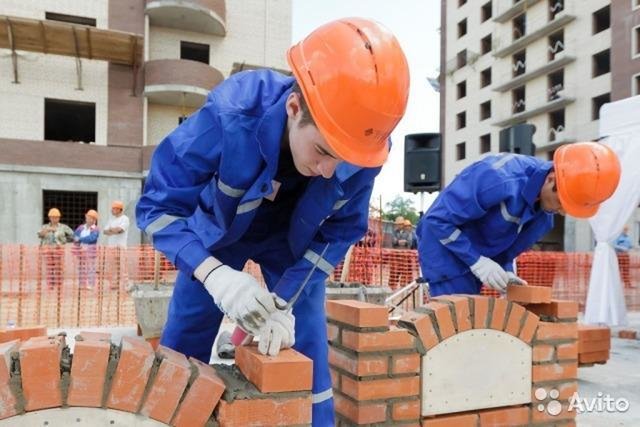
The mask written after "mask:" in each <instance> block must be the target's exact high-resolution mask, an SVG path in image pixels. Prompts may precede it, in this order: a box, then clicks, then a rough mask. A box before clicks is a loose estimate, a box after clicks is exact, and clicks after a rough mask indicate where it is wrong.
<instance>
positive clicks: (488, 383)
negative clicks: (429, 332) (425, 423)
mask: <svg viewBox="0 0 640 427" xmlns="http://www.w3.org/2000/svg"><path fill="white" fill-rule="evenodd" d="M531 358H532V350H531V347H530V346H529V345H528V344H526V343H525V342H523V341H521V340H519V339H518V338H515V337H513V336H512V335H509V334H507V333H505V332H502V331H496V330H493V329H474V330H470V331H465V332H461V333H459V334H456V335H454V336H452V337H450V338H447V339H446V340H444V341H442V342H441V343H440V344H438V345H437V346H435V347H434V348H432V349H431V350H429V351H428V352H427V354H426V355H425V356H423V357H422V415H423V416H427V415H437V414H448V413H453V412H461V411H470V410H474V409H482V408H496V407H501V406H509V405H517V404H522V403H529V402H531Z"/></svg>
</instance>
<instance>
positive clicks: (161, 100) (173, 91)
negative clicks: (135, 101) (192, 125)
mask: <svg viewBox="0 0 640 427" xmlns="http://www.w3.org/2000/svg"><path fill="white" fill-rule="evenodd" d="M144 78H145V85H144V95H145V96H146V97H147V98H148V99H149V101H150V102H152V103H156V104H165V105H176V106H183V105H184V106H188V107H195V108H197V107H200V106H201V105H202V103H203V102H204V100H205V98H206V97H207V94H208V93H209V91H211V89H213V88H214V87H215V86H216V85H218V83H220V82H221V81H222V80H224V76H223V75H222V73H221V72H220V71H218V70H217V69H215V68H213V67H211V66H209V65H207V64H203V63H201V62H197V61H189V60H186V59H157V60H154V61H148V62H147V63H146V64H145V69H144Z"/></svg>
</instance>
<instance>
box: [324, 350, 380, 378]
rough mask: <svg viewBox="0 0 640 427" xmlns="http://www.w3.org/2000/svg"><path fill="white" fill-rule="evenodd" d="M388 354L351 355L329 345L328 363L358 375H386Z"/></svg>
mask: <svg viewBox="0 0 640 427" xmlns="http://www.w3.org/2000/svg"><path fill="white" fill-rule="evenodd" d="M388 360H389V356H386V355H372V356H369V355H367V356H357V355H353V356H351V355H350V354H348V353H345V352H342V351H340V350H337V349H336V348H334V347H329V364H330V365H331V366H333V367H336V368H340V369H342V370H345V371H347V372H349V373H352V374H353V375H356V376H359V377H366V376H371V375H386V374H387V372H388V371H389V364H388Z"/></svg>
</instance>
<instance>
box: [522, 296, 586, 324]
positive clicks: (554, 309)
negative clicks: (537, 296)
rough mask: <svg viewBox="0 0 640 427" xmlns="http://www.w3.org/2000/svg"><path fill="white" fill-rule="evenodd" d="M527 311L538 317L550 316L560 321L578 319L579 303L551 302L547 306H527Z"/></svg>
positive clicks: (566, 301) (555, 300)
mask: <svg viewBox="0 0 640 427" xmlns="http://www.w3.org/2000/svg"><path fill="white" fill-rule="evenodd" d="M527 310H529V311H531V312H532V313H535V314H537V315H538V316H549V317H553V318H556V319H559V320H564V319H575V318H577V317H578V302H577V301H568V300H557V299H554V300H551V302H549V303H546V304H527Z"/></svg>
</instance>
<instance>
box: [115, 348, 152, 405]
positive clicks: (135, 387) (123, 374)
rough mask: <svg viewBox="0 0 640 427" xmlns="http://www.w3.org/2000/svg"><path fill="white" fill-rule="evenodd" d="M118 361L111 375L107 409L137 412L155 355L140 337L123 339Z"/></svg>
mask: <svg viewBox="0 0 640 427" xmlns="http://www.w3.org/2000/svg"><path fill="white" fill-rule="evenodd" d="M121 347H122V350H121V351H120V360H119V361H118V366H117V368H116V372H115V373H114V374H113V380H112V382H111V391H110V392H109V397H108V398H107V407H109V408H112V409H119V410H121V411H127V412H137V411H138V407H139V405H140V400H141V399H142V395H143V393H144V389H145V387H146V385H147V381H148V379H149V375H150V374H151V367H152V365H153V360H154V359H155V354H154V353H153V349H152V348H151V345H149V343H148V342H146V341H145V340H144V339H142V338H140V337H128V336H126V337H123V338H122V345H121Z"/></svg>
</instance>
